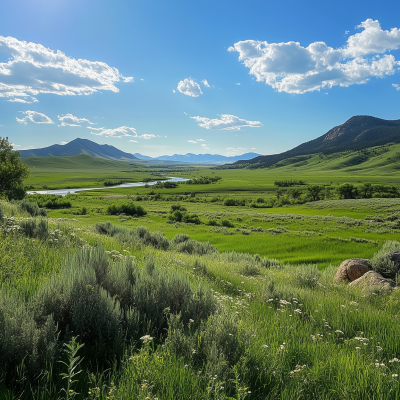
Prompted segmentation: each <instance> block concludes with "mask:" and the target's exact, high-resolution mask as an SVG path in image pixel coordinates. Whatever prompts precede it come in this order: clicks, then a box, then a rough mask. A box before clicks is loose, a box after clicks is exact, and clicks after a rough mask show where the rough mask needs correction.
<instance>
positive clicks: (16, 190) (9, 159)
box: [0, 137, 29, 199]
mask: <svg viewBox="0 0 400 400" xmlns="http://www.w3.org/2000/svg"><path fill="white" fill-rule="evenodd" d="M19 156H20V154H19V152H18V151H14V150H13V146H12V144H11V143H10V142H9V141H8V138H7V137H6V138H2V137H0V197H7V198H8V199H22V198H23V197H24V196H25V189H24V186H23V180H24V179H25V178H27V177H28V175H29V168H28V166H27V165H25V164H23V163H22V162H21V160H20V159H19Z"/></svg>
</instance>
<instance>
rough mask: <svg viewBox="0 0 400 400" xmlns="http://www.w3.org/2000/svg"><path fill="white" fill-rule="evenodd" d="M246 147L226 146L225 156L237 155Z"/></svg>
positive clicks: (244, 150)
mask: <svg viewBox="0 0 400 400" xmlns="http://www.w3.org/2000/svg"><path fill="white" fill-rule="evenodd" d="M246 151H247V149H246V148H245V147H228V148H227V149H226V156H227V157H233V156H239V155H242V154H243V153H245V152H246Z"/></svg>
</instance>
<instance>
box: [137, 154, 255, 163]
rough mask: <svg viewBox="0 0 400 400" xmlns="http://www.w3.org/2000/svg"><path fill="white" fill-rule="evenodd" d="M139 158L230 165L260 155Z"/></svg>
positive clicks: (186, 155)
mask: <svg viewBox="0 0 400 400" xmlns="http://www.w3.org/2000/svg"><path fill="white" fill-rule="evenodd" d="M134 155H135V156H136V157H137V158H139V159H142V160H158V161H174V162H185V163H194V164H228V163H233V162H235V161H238V160H250V159H252V158H254V157H258V156H259V155H260V154H257V153H246V154H242V155H241V156H232V157H227V156H221V155H219V154H193V153H187V154H174V155H173V156H159V157H155V158H151V157H148V156H143V155H141V154H139V153H135V154H134Z"/></svg>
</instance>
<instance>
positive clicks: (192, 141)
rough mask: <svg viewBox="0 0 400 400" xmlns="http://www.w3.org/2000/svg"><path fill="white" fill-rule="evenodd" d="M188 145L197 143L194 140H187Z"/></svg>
mask: <svg viewBox="0 0 400 400" xmlns="http://www.w3.org/2000/svg"><path fill="white" fill-rule="evenodd" d="M188 142H189V143H194V144H196V143H197V142H196V141H195V140H188Z"/></svg>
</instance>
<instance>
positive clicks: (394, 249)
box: [371, 240, 400, 283]
mask: <svg viewBox="0 0 400 400" xmlns="http://www.w3.org/2000/svg"><path fill="white" fill-rule="evenodd" d="M371 266H372V269H373V270H374V271H376V272H378V273H380V274H381V275H382V276H383V277H384V278H388V279H392V280H394V281H396V283H397V282H398V281H399V278H400V242H397V241H395V240H390V241H387V242H385V243H384V244H383V246H382V248H381V249H380V250H378V251H377V252H376V253H375V255H374V256H373V258H372V259H371Z"/></svg>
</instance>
